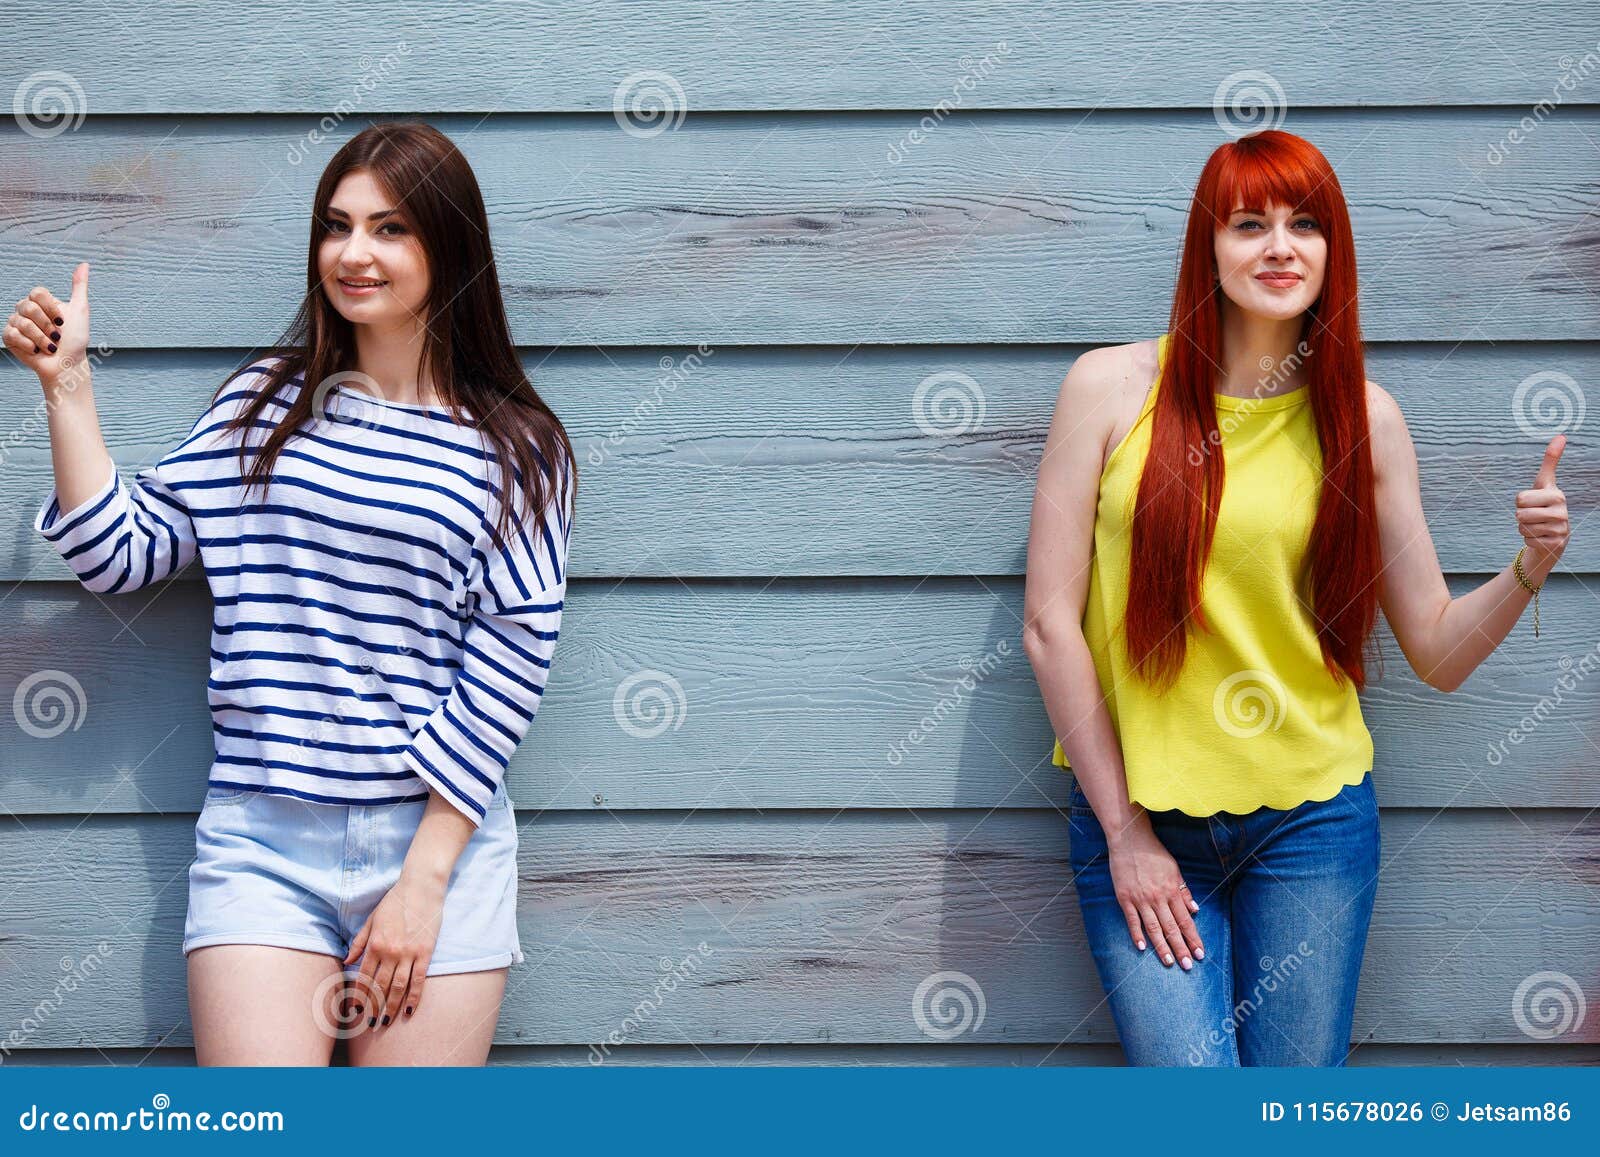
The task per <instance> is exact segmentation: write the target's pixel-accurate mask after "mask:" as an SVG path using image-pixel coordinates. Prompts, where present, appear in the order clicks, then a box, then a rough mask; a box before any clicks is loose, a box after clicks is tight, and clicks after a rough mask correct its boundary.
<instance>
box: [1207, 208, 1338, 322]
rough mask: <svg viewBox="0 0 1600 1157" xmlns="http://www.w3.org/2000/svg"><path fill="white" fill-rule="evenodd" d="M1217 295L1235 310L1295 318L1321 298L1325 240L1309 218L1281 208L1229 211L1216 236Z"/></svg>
mask: <svg viewBox="0 0 1600 1157" xmlns="http://www.w3.org/2000/svg"><path fill="white" fill-rule="evenodd" d="M1216 248H1217V275H1218V278H1219V281H1220V284H1221V285H1222V292H1223V293H1224V294H1226V295H1227V297H1228V300H1230V301H1232V302H1233V303H1234V304H1235V305H1237V306H1238V307H1239V308H1240V309H1243V310H1247V311H1249V312H1250V313H1254V314H1260V315H1261V316H1263V317H1269V318H1273V319H1277V320H1283V319H1287V318H1292V317H1298V316H1299V315H1300V314H1302V313H1304V312H1305V311H1306V310H1307V309H1309V308H1310V307H1311V306H1312V304H1313V303H1315V302H1316V300H1317V297H1318V295H1320V294H1321V293H1322V276H1323V273H1324V271H1325V270H1326V269H1327V264H1328V239H1327V238H1326V237H1324V236H1323V234H1322V228H1321V224H1320V223H1319V222H1318V221H1317V219H1316V218H1315V217H1313V216H1312V215H1311V214H1310V213H1306V212H1295V211H1293V210H1291V209H1289V208H1288V207H1287V206H1284V205H1276V204H1275V205H1268V206H1265V207H1254V208H1252V207H1249V206H1246V207H1242V208H1238V209H1235V210H1234V211H1233V213H1232V214H1231V215H1230V216H1229V217H1228V220H1227V222H1226V223H1225V224H1224V225H1223V227H1222V228H1220V229H1218V230H1217V232H1216Z"/></svg>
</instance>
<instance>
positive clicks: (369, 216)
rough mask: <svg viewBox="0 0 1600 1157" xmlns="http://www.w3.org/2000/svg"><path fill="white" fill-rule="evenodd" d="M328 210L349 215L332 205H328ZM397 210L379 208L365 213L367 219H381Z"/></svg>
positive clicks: (397, 211)
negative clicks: (373, 211)
mask: <svg viewBox="0 0 1600 1157" xmlns="http://www.w3.org/2000/svg"><path fill="white" fill-rule="evenodd" d="M328 212H329V213H337V214H338V215H339V216H341V217H348V216H350V214H348V213H346V212H345V211H344V210H343V209H336V208H334V206H332V205H329V206H328ZM399 212H400V210H399V209H398V208H395V209H379V210H378V211H377V212H376V213H368V214H367V220H368V221H382V220H383V219H384V218H385V217H392V216H394V215H396V214H397V213H399Z"/></svg>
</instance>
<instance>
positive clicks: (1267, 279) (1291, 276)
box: [1256, 273, 1301, 289]
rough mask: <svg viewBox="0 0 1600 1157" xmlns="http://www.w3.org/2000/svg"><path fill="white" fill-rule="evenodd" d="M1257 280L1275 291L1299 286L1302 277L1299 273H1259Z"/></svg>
mask: <svg viewBox="0 0 1600 1157" xmlns="http://www.w3.org/2000/svg"><path fill="white" fill-rule="evenodd" d="M1256 280H1257V281H1259V282H1261V284H1262V285H1270V286H1272V287H1273V288H1274V289H1288V288H1290V287H1291V286H1295V285H1299V284H1300V281H1301V277H1300V275H1299V274H1298V273H1258V274H1256Z"/></svg>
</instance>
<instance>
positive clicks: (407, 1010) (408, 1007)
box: [406, 1004, 411, 1016]
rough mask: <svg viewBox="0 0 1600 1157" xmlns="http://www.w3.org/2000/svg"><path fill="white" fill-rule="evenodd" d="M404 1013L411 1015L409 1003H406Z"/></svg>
mask: <svg viewBox="0 0 1600 1157" xmlns="http://www.w3.org/2000/svg"><path fill="white" fill-rule="evenodd" d="M406 1015H407V1016H410V1015H411V1006H410V1005H409V1004H408V1005H406Z"/></svg>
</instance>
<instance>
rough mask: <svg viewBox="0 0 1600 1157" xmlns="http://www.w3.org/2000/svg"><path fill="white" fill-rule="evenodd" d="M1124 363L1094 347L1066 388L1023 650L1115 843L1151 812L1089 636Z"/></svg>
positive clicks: (1037, 526)
mask: <svg viewBox="0 0 1600 1157" xmlns="http://www.w3.org/2000/svg"><path fill="white" fill-rule="evenodd" d="M1115 358H1116V351H1114V350H1109V349H1097V350H1090V351H1089V352H1088V353H1086V354H1084V355H1083V356H1082V357H1080V358H1079V359H1078V360H1077V361H1076V362H1074V363H1073V365H1072V369H1071V370H1070V371H1069V372H1068V374H1067V377H1066V380H1065V381H1064V382H1063V383H1062V385H1061V393H1060V396H1059V397H1058V398H1057V400H1056V409H1055V416H1054V418H1053V419H1052V421H1051V423H1050V431H1049V434H1048V435H1047V436H1046V438H1045V444H1044V453H1043V456H1042V457H1041V459H1040V462H1039V479H1038V484H1037V486H1036V487H1035V490H1034V495H1033V515H1032V520H1031V522H1030V524H1029V528H1028V573H1027V580H1026V586H1025V589H1024V594H1023V604H1022V614H1023V635H1022V641H1023V649H1024V650H1025V651H1026V653H1027V655H1028V661H1029V662H1030V663H1031V664H1032V665H1033V671H1034V675H1035V677H1036V678H1037V680H1038V683H1039V691H1040V694H1041V695H1042V696H1043V698H1044V705H1045V711H1046V713H1047V714H1048V715H1049V717H1050V725H1051V727H1052V728H1053V729H1054V731H1055V734H1056V735H1057V737H1058V738H1059V739H1060V741H1061V749H1062V750H1063V751H1065V752H1066V754H1067V759H1068V760H1069V761H1070V762H1071V764H1072V768H1073V773H1074V774H1075V775H1076V776H1077V778H1078V782H1079V784H1080V785H1081V786H1082V787H1083V793H1084V795H1086V796H1088V797H1089V803H1090V804H1091V805H1093V807H1094V812H1095V815H1096V817H1097V818H1099V820H1100V822H1101V824H1102V825H1103V826H1104V827H1105V829H1106V836H1107V838H1108V839H1110V840H1113V841H1115V840H1119V839H1121V838H1123V837H1124V835H1125V834H1126V833H1127V832H1128V831H1129V830H1130V829H1131V828H1133V827H1134V826H1135V825H1137V824H1138V823H1140V822H1141V820H1143V816H1144V809H1143V808H1141V807H1139V806H1138V805H1137V804H1133V803H1129V802H1128V783H1127V778H1126V773H1125V771H1124V768H1123V764H1122V749H1121V747H1120V746H1119V744H1118V743H1117V737H1116V733H1115V731H1114V730H1113V729H1112V726H1111V715H1110V712H1109V711H1107V709H1106V705H1105V697H1104V695H1103V694H1102V692H1101V689H1100V680H1099V676H1098V675H1097V674H1096V672H1095V666H1094V657H1093V656H1092V655H1091V654H1090V651H1089V645H1088V643H1087V641H1085V639H1084V637H1083V609H1084V603H1085V601H1086V600H1087V598H1088V593H1089V569H1090V564H1091V561H1092V559H1093V556H1094V521H1095V507H1096V505H1097V503H1098V500H1099V493H1100V467H1101V459H1102V457H1103V455H1104V452H1105V443H1106V439H1107V437H1108V436H1109V434H1110V431H1111V425H1112V421H1113V417H1114V407H1113V406H1112V405H1111V398H1112V396H1113V394H1114V392H1115V390H1116V388H1117V386H1118V384H1119V383H1118V377H1119V373H1118V367H1117V366H1116V365H1115V362H1114V359H1115ZM1144 822H1145V823H1146V825H1147V826H1148V821H1144Z"/></svg>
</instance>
